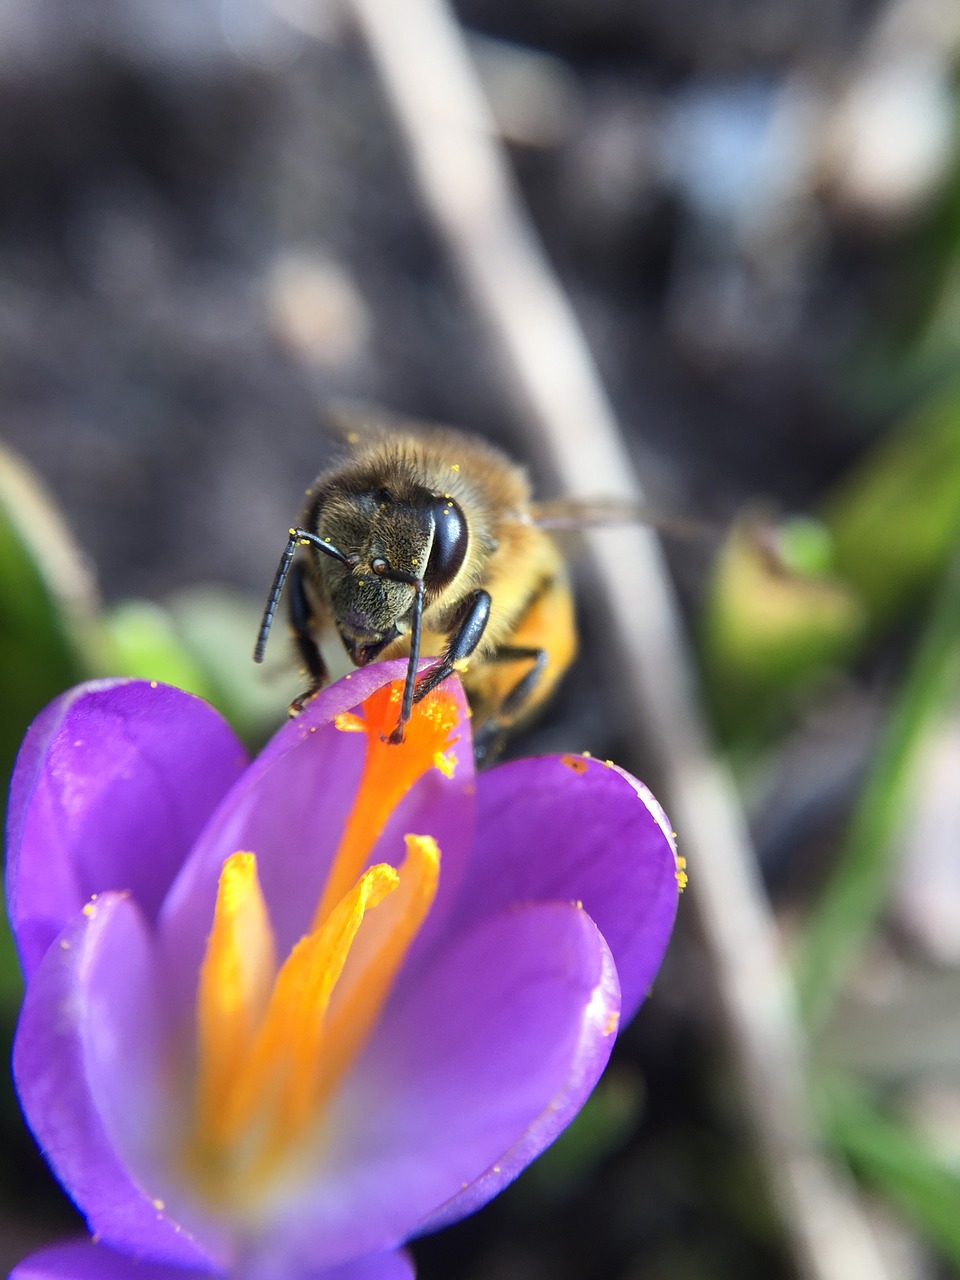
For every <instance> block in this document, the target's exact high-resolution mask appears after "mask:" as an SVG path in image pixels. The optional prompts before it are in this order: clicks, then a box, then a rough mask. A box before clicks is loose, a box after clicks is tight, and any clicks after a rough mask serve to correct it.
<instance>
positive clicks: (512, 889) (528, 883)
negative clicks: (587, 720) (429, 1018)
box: [456, 756, 678, 1021]
mask: <svg viewBox="0 0 960 1280" xmlns="http://www.w3.org/2000/svg"><path fill="white" fill-rule="evenodd" d="M637 788H640V790H639V791H638V790H637ZM669 832H670V828H669V826H668V825H667V822H666V818H665V817H664V815H663V810H662V809H661V808H660V806H659V805H658V804H657V802H656V801H655V800H654V799H653V797H652V796H651V795H650V793H649V791H647V789H646V787H643V786H642V784H640V783H635V782H634V780H633V779H631V778H630V777H629V776H628V775H627V774H625V773H623V772H622V771H621V770H619V769H616V768H614V767H613V766H610V765H604V764H601V763H600V761H598V760H591V759H589V758H586V757H582V756H573V757H571V756H548V757H545V758H543V759H534V760H517V761H515V762H514V763H511V764H505V765H501V766H499V767H498V768H496V769H491V770H490V772H489V773H484V774H481V775H480V776H479V778H478V779H477V843H476V848H475V850H474V853H473V858H472V860H471V863H470V869H469V873H468V876H467V880H466V882H465V884H464V888H463V892H462V896H461V899H460V906H459V910H458V912H457V917H456V927H457V928H463V927H466V926H467V925H469V924H470V923H471V922H473V921H475V920H478V919H482V918H483V916H485V915H489V914H491V913H492V912H496V911H499V910H502V909H503V908H504V907H508V906H510V905H511V904H512V903H524V902H531V901H536V902H547V901H551V900H553V901H560V902H571V901H572V902H582V903H583V906H584V908H585V910H586V911H587V913H588V914H589V915H590V916H591V917H592V919H593V920H595V921H596V923H597V926H598V928H599V929H600V932H601V933H602V934H603V936H604V938H605V939H606V941H607V944H608V946H609V947H610V950H611V951H612V952H613V957H614V960H615V961H616V965H617V972H618V974H619V977H620V987H621V991H622V993H623V1017H624V1020H625V1021H626V1020H627V1019H629V1018H630V1017H631V1016H632V1015H633V1013H634V1012H635V1010H636V1008H637V1006H638V1005H639V1004H640V1002H641V1001H642V1000H643V998H644V996H645V995H646V994H647V991H648V989H649V987H650V985H651V983H652V982H653V979H654V976H655V975H656V972H657V970H658V968H659V967H660V962H661V960H662V958H663V953H664V951H665V950H666V946H667V942H668V941H669V938H670V932H671V929H672V928H673V921H674V916H675V914H676V906H677V895H678V888H677V880H676V863H675V857H674V851H673V845H672V841H671V838H670V834H669Z"/></svg>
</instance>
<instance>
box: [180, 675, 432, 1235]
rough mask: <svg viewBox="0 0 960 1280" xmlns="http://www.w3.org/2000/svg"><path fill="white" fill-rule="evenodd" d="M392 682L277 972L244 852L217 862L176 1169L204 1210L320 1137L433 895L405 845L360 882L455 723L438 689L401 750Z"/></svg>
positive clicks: (367, 711)
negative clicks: (191, 1092)
mask: <svg viewBox="0 0 960 1280" xmlns="http://www.w3.org/2000/svg"><path fill="white" fill-rule="evenodd" d="M399 691H400V686H399V685H397V686H395V687H394V688H391V687H388V688H386V689H384V690H382V691H381V692H380V693H379V694H378V695H374V697H373V698H372V699H369V700H368V701H367V702H366V703H365V704H364V708H363V710H364V717H363V719H362V720H361V719H359V717H351V718H350V723H349V725H346V724H345V725H344V728H348V727H349V729H352V730H356V728H357V727H358V726H359V727H360V728H361V729H362V731H363V732H364V733H366V735H367V742H366V760H365V767H364V773H363V776H362V780H361V783H360V787H359V790H358V793H357V796H356V799H355V803H354V807H353V810H352V812H351V815H350V818H349V820H348V823H347V827H346V829H345V832H344V835H343V838H342V840H341V844H340V848H339V850H338V853H337V857H336V859H335V860H334V864H333V870H332V872H331V877H330V882H329V883H328V884H327V886H326V887H325V889H324V893H323V901H322V904H321V907H320V908H318V910H317V911H316V913H315V915H314V919H313V923H312V924H311V927H310V931H309V932H308V933H307V934H306V935H305V936H304V937H302V938H301V939H300V941H299V942H297V943H296V945H295V946H294V947H293V949H292V950H291V952H290V954H289V955H288V957H287V958H286V960H285V961H284V962H283V963H282V965H280V966H279V970H278V966H277V959H276V956H275V945H274V939H273V933H272V930H271V926H270V921H269V917H268V914H267V908H266V904H265V902H264V899H263V895H262V892H261V889H260V883H259V879H258V876H257V863H256V858H255V856H254V855H253V854H252V853H236V854H233V855H232V856H231V857H229V858H227V860H226V861H225V862H224V864H223V868H222V871H221V875H220V884H219V888H218V893H217V901H216V906H215V909H214V919H213V925H212V928H211V932H210V937H209V939H208V943H207V950H206V954H205V957H204V960H203V964H202V966H201V971H200V980H199V986H198V991H197V1004H196V1026H197V1041H196V1044H197V1056H196V1083H195V1125H194V1131H193V1136H192V1138H191V1140H190V1142H189V1143H188V1145H187V1148H186V1150H185V1152H184V1168H185V1170H186V1171H187V1174H188V1176H190V1177H191V1178H192V1180H193V1181H194V1183H195V1185H196V1187H197V1190H198V1191H199V1192H200V1194H201V1195H202V1196H203V1197H204V1199H205V1200H207V1202H208V1203H210V1204H211V1205H215V1206H220V1207H222V1208H224V1209H227V1208H229V1209H230V1211H231V1212H234V1213H236V1212H247V1211H248V1209H252V1207H253V1206H254V1205H255V1204H256V1202H257V1200H258V1198H259V1197H260V1196H261V1195H262V1194H263V1189H264V1187H265V1185H266V1184H268V1183H269V1181H270V1180H271V1179H272V1178H275V1177H279V1176H282V1171H283V1170H287V1171H289V1170H290V1169H291V1168H292V1167H294V1166H295V1164H296V1161H297V1159H298V1158H304V1157H305V1155H306V1153H307V1152H308V1151H309V1150H310V1149H311V1147H312V1145H313V1144H314V1143H315V1142H316V1140H317V1132H318V1126H319V1125H320V1124H321V1121H322V1116H323V1111H324V1108H325V1106H326V1104H327V1102H328V1100H329V1098H330V1097H331V1095H332V1094H333V1093H334V1091H335V1090H336V1089H337V1088H338V1086H339V1085H340V1082H341V1081H342V1079H343V1077H344V1075H345V1074H346V1073H347V1072H348V1071H349V1070H350V1067H351V1065H352V1064H353V1062H354V1061H355V1059H356V1057H357V1055H358V1054H359V1053H360V1052H361V1051H362V1049H363V1046H364V1045H365V1043H366V1041H367V1039H368V1038H369V1036H370V1034H371V1031H372V1030H373V1028H374V1026H375V1025H376V1023H377V1020H378V1018H379V1016H380V1014H381V1011H382V1009H383V1006H384V1003H385V1002H386V1000H387V998H388V996H389V994H390V991H391V990H392V988H393V984H394V981H395V979H396V976H397V973H398V971H399V969H400V967H401V965H402V964H403V961H404V959H405V957H406V955H407V953H408V951H409V949H410V946H411V944H412V943H413V941H414V939H415V938H416V936H417V934H418V932H419V930H420V927H421V926H422V924H423V921H424V920H425V918H426V916H427V913H428V912H429V910H430V907H431V906H432V904H433V901H434V898H435V897H436V893H437V887H438V883H439V867H440V853H439V850H438V848H437V845H436V842H435V841H434V840H433V839H432V837H430V836H413V835H409V836H407V837H406V846H407V848H406V856H405V858H404V860H403V862H402V864H401V865H400V867H399V868H398V869H395V868H394V867H392V866H389V865H388V864H386V863H378V864H377V865H375V866H373V867H370V868H369V869H367V870H366V871H364V872H363V873H362V874H360V872H361V870H362V867H363V865H364V863H365V862H366V861H367V859H368V858H369V856H370V849H371V847H372V845H373V843H374V841H375V840H376V838H377V836H378V835H379V834H380V832H381V831H382V830H383V827H384V825H385V824H386V822H387V820H388V818H389V817H390V815H391V813H392V812H393V810H394V808H395V806H396V804H397V803H398V801H399V800H400V799H401V798H402V796H403V795H404V794H405V793H406V791H407V790H408V789H409V788H410V787H411V786H412V785H413V783H414V782H416V781H417V779H418V778H419V777H421V776H422V775H423V774H424V773H425V772H426V771H427V770H428V769H430V768H431V767H437V768H439V769H441V771H442V772H444V773H445V774H448V776H449V772H452V770H453V768H454V767H455V757H453V755H452V753H451V752H450V751H449V748H450V746H451V745H452V742H453V741H456V739H455V738H453V737H452V731H453V729H454V727H455V725H456V722H457V710H456V703H455V701H454V698H453V697H452V695H450V694H445V693H444V692H443V691H442V690H441V691H439V692H438V693H435V694H434V695H432V696H431V697H430V698H428V699H425V700H424V701H423V702H422V703H420V704H418V705H417V707H416V709H415V711H414V715H413V717H412V719H411V721H410V724H409V725H408V726H407V732H406V734H405V738H404V741H403V743H402V744H400V745H394V744H391V743H388V742H387V741H386V737H387V736H388V734H389V733H390V731H391V730H392V729H393V727H394V725H395V723H396V716H397V710H398V699H399Z"/></svg>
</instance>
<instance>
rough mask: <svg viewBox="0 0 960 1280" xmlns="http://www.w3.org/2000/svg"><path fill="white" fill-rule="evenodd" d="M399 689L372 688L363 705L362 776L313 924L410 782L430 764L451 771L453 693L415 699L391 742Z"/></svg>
mask: <svg viewBox="0 0 960 1280" xmlns="http://www.w3.org/2000/svg"><path fill="white" fill-rule="evenodd" d="M402 691H403V682H402V681H399V680H397V681H394V682H393V683H392V684H389V685H384V687H383V688H382V689H378V690H377V692H376V693H374V694H373V695H372V696H371V697H369V698H368V699H367V700H366V702H365V703H364V704H363V709H364V729H365V731H366V734H367V750H366V759H365V761H364V766H363V776H362V778H361V781H360V787H359V790H358V791H357V797H356V800H355V801H354V804H353V809H352V810H351V812H350V816H349V818H348V819H347V824H346V827H345V828H344V832H343V836H342V837H341V839H340V845H339V847H338V849H337V853H336V856H335V857H334V860H333V865H332V867H331V869H330V875H329V877H328V879H327V884H326V888H325V890H324V893H323V897H322V898H321V900H320V905H319V906H318V907H317V913H316V915H315V916H314V921H313V923H314V928H316V927H317V925H318V924H319V923H320V922H321V921H322V920H323V918H324V917H325V916H326V915H327V913H328V912H329V911H330V910H332V908H333V905H334V903H336V902H339V901H340V899H341V898H342V897H343V895H344V894H345V893H346V892H347V889H348V888H349V887H350V885H352V884H353V882H354V881H355V880H356V878H357V876H358V875H359V874H360V872H361V870H362V869H363V865H364V863H365V862H366V860H367V858H368V857H369V855H370V849H371V848H372V846H373V844H374V842H375V841H376V839H377V837H378V836H379V835H380V833H381V831H382V830H383V828H384V827H385V826H386V824H387V819H388V818H389V817H390V815H391V814H392V813H393V811H394V809H395V808H396V807H397V805H398V804H399V802H400V801H401V800H402V799H403V797H404V796H405V795H406V794H407V792H408V791H409V790H410V788H411V787H412V786H413V784H414V783H415V782H417V781H418V779H420V778H421V777H423V775H424V774H425V773H426V772H427V770H428V769H430V768H433V767H437V768H440V769H441V770H442V772H444V773H445V774H446V776H448V777H449V776H450V773H449V772H447V770H448V768H449V769H450V772H452V768H451V764H450V758H449V757H446V758H445V753H447V752H448V751H449V748H450V747H452V746H453V744H454V742H456V741H457V739H456V738H453V737H451V735H452V733H453V730H454V728H455V727H456V724H457V704H456V701H455V699H454V696H453V694H452V693H449V692H448V691H447V690H446V689H444V688H443V686H442V685H441V686H440V688H439V689H435V690H434V691H433V693H431V694H428V695H427V697H426V698H424V699H423V701H422V702H418V703H417V705H416V709H415V712H414V715H413V716H412V717H411V718H410V720H409V721H408V723H407V725H406V729H405V732H404V737H403V742H402V743H399V744H395V743H392V742H388V741H387V739H388V738H389V736H390V733H391V732H392V731H393V729H394V728H395V727H396V723H397V716H398V714H399V711H400V699H401V696H402ZM351 727H354V726H351Z"/></svg>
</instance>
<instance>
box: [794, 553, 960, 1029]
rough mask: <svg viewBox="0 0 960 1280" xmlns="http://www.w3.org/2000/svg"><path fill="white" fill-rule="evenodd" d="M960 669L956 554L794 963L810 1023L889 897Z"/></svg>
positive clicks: (831, 996) (825, 1007) (821, 1012)
mask: <svg viewBox="0 0 960 1280" xmlns="http://www.w3.org/2000/svg"><path fill="white" fill-rule="evenodd" d="M958 671H960V557H958V558H957V559H955V561H954V563H953V565H952V567H951V569H950V572H949V573H948V574H947V575H946V577H945V579H944V581H943V584H942V587H941V590H940V592H939V595H938V596H937V598H936V600H935V602H934V605H933V608H932V611H931V614H930V617H929V619H928V622H927V625H926V627H925V629H924V632H923V635H922V636H921V639H920V642H919V645H918V647H917V650H916V653H915V655H914V658H913V662H912V665H911V668H910V671H909V673H908V675H907V678H906V681H905V683H904V685H903V688H902V689H901V691H900V694H899V697H898V699H897V702H896V705H895V706H894V708H893V712H892V714H891V716H890V718H889V721H888V723H887V725H886V728H885V731H884V733H883V736H882V738H881V741H880V745H879V747H878V749H877V753H876V757H875V759H874V764H873V768H872V770H871V772H870V776H869V778H868V779H867V782H866V785H865V786H864V788H863V790H862V792H861V795H860V797H859V801H858V803H857V807H856V809H855V811H854V814H853V818H852V820H851V822H850V826H849V829H848V832H847V836H846V839H845V840H844V843H843V848H842V850H841V853H840V857H839V860H838V864H837V868H836V871H835V872H834V875H833V878H832V879H831V880H830V881H829V883H828V884H827V887H826V889H825V891H824V893H823V895H822V896H821V898H820V901H819V903H818V904H817V907H816V909H815V912H814V915H813V918H812V919H811V921H810V922H809V926H808V929H807V932H806V936H805V938H804V943H803V947H802V950H801V952H800V956H799V960H798V963H797V969H796V979H797V992H798V995H799V998H800V1004H801V1009H802V1010H803V1013H804V1015H805V1017H806V1019H807V1021H808V1022H810V1023H816V1024H818V1025H819V1024H820V1023H822V1021H823V1019H824V1018H825V1017H826V1015H827V1014H828V1013H829V1011H830V1008H831V1006H832V1005H833V1002H834V1000H835V999H836V996H837V994H838V991H839V989H840V986H841V984H842V982H843V980H844V977H845V976H846V974H847V971H848V969H849V967H850V964H851V963H852V961H853V960H854V959H855V958H856V955H857V953H858V951H859V950H860V948H861V946H862V945H863V942H864V940H865V939H866V937H867V935H868V934H869V932H870V930H871V929H872V927H873V925H874V924H875V922H876V919H877V916H878V915H879V914H880V912H881V910H882V908H883V905H884V902H885V901H886V899H887V895H888V891H889V887H890V878H891V875H892V874H893V871H894V868H895V865H896V860H895V854H896V841H897V836H898V835H899V833H900V831H901V830H902V829H903V826H904V824H905V822H906V821H907V818H908V815H909V800H910V790H911V787H912V783H913V768H914V763H915V761H916V757H917V753H918V750H919V748H920V746H921V745H922V743H923V741H924V739H925V736H926V733H927V731H928V729H929V727H930V725H931V722H932V721H933V720H934V719H935V718H936V717H937V716H938V715H939V714H940V713H941V712H942V710H943V707H944V705H945V702H946V700H947V698H948V695H949V692H950V690H951V687H952V686H954V684H955V682H956V680H957V675H958Z"/></svg>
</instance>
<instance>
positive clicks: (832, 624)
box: [700, 513, 862, 747]
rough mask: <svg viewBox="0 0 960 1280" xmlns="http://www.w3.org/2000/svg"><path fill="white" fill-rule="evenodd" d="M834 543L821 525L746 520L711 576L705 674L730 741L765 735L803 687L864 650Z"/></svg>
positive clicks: (758, 517) (858, 615) (704, 625)
mask: <svg viewBox="0 0 960 1280" xmlns="http://www.w3.org/2000/svg"><path fill="white" fill-rule="evenodd" d="M829 564H830V539H829V534H828V533H827V532H826V530H825V529H824V528H823V526H822V525H819V524H817V523H816V522H815V521H810V520H804V521H793V522H789V523H786V524H781V525H778V524H776V523H775V522H774V521H773V520H771V519H770V518H769V517H768V516H766V515H765V514H763V513H754V514H752V515H748V516H746V517H744V518H743V519H741V520H739V521H738V522H737V524H736V525H735V526H734V527H733V529H732V530H731V532H730V535H729V537H728V538H727V540H726V542H725V544H724V546H723V548H722V549H721V552H720V555H719V557H718V559H717V563H716V565H715V567H714V572H713V575H712V578H711V582H710V586H709V589H708V592H707V597H706V601H705V604H704V610H703V615H702V618H701V626H700V634H701V652H702V657H703V667H704V677H705V682H706V687H707V693H708V697H709V699H710V703H711V706H712V709H713V713H714V718H715V721H716V723H717V726H718V728H719V730H720V733H721V735H722V736H723V738H724V739H725V741H726V742H727V743H728V745H733V744H736V745H737V746H741V747H742V746H743V744H744V743H748V744H749V742H750V741H751V740H752V739H755V738H757V737H762V736H763V734H764V733H765V732H766V731H768V730H769V728H770V727H771V725H772V724H773V723H774V721H775V720H776V719H777V718H778V716H779V715H780V714H782V712H783V709H784V707H785V705H786V703H787V701H788V700H789V699H790V698H792V697H794V696H795V695H796V694H797V693H798V691H801V690H804V689H808V688H810V687H811V686H812V685H813V684H814V683H815V682H816V681H818V680H820V679H822V678H823V677H824V675H825V674H826V673H827V672H829V671H831V670H832V669H834V668H835V667H836V666H837V665H838V664H840V663H842V662H844V661H845V660H846V659H847V658H848V657H849V656H850V655H851V654H852V653H853V652H854V651H855V650H856V648H857V645H858V643H859V640H860V636H861V631H862V610H861V608H860V605H859V602H858V601H857V599H856V597H855V596H854V595H853V593H852V592H851V591H850V589H849V588H848V587H847V586H846V585H845V584H844V583H842V582H840V581H839V580H838V579H836V578H835V577H833V576H831V574H830V573H829Z"/></svg>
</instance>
